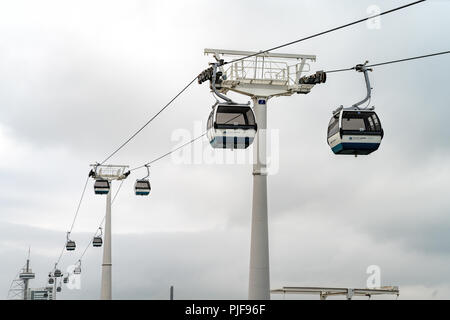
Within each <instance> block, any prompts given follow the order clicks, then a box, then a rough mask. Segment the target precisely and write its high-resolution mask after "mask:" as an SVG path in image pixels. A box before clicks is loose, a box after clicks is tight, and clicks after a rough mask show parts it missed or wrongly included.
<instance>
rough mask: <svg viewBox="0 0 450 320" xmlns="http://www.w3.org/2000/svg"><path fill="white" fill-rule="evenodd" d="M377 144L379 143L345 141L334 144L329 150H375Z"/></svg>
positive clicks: (335, 151)
mask: <svg viewBox="0 0 450 320" xmlns="http://www.w3.org/2000/svg"><path fill="white" fill-rule="evenodd" d="M379 146H380V144H379V143H359V142H345V143H340V144H338V145H336V146H334V147H333V148H331V150H333V152H334V153H339V152H341V151H343V150H377V149H378V147H379Z"/></svg>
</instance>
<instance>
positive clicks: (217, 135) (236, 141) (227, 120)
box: [206, 63, 257, 149]
mask: <svg viewBox="0 0 450 320" xmlns="http://www.w3.org/2000/svg"><path fill="white" fill-rule="evenodd" d="M217 66H218V64H217V63H214V64H213V73H212V77H211V79H210V80H211V89H212V91H213V94H215V95H216V96H217V97H219V98H221V99H223V100H225V102H219V101H217V102H216V104H215V105H214V106H213V110H212V111H211V113H210V115H209V118H208V123H207V131H206V135H207V137H208V139H209V142H210V144H211V146H212V147H213V148H221V149H246V148H247V147H248V146H250V145H251V144H252V143H253V140H254V138H255V135H256V131H257V125H256V121H255V114H254V113H253V110H252V108H251V107H250V105H248V104H238V103H235V102H233V101H232V100H231V99H230V98H228V97H227V96H225V95H223V94H221V93H220V92H218V91H217V89H216V82H217V81H220V76H221V73H220V72H219V73H217Z"/></svg>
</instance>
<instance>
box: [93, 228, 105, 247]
mask: <svg viewBox="0 0 450 320" xmlns="http://www.w3.org/2000/svg"><path fill="white" fill-rule="evenodd" d="M98 229H99V230H100V235H95V236H94V239H92V245H93V246H94V247H101V246H102V244H103V239H102V233H103V232H102V228H101V227H100V228H98Z"/></svg>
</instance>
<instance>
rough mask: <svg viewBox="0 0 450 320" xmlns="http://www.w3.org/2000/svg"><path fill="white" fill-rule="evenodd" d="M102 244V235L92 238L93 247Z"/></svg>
mask: <svg viewBox="0 0 450 320" xmlns="http://www.w3.org/2000/svg"><path fill="white" fill-rule="evenodd" d="M102 244H103V240H102V237H94V239H93V240H92V245H93V246H94V247H101V246H102Z"/></svg>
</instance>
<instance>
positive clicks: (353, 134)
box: [328, 109, 384, 156]
mask: <svg viewBox="0 0 450 320" xmlns="http://www.w3.org/2000/svg"><path fill="white" fill-rule="evenodd" d="M383 135H384V132H383V128H382V127H381V122H380V119H379V118H378V116H377V114H376V113H375V111H373V110H364V109H360V110H357V109H356V110H346V109H341V110H340V111H339V112H337V113H335V114H334V115H333V117H332V118H331V120H330V123H329V124H328V145H329V146H330V147H331V150H332V151H333V152H334V154H347V155H355V156H356V155H368V154H370V153H372V152H374V151H376V150H377V149H378V148H379V146H380V143H381V140H382V139H383Z"/></svg>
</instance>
